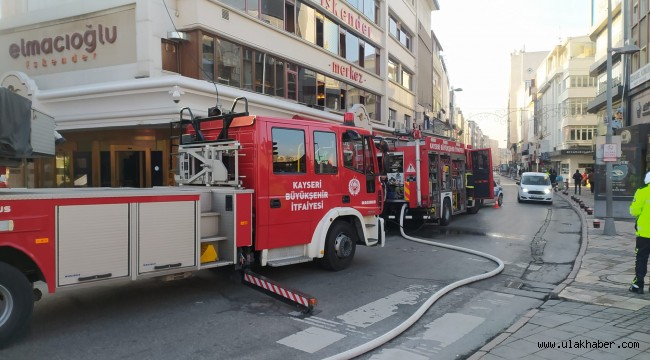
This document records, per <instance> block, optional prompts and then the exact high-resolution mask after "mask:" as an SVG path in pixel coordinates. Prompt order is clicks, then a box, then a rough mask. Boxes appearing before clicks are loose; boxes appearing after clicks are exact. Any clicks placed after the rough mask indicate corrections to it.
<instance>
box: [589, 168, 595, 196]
mask: <svg viewBox="0 0 650 360" xmlns="http://www.w3.org/2000/svg"><path fill="white" fill-rule="evenodd" d="M587 180H589V188H590V189H591V193H592V194H593V193H594V189H595V188H596V184H595V181H596V174H594V171H593V170H591V171H589V175H587Z"/></svg>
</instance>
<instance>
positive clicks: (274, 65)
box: [264, 55, 284, 97]
mask: <svg viewBox="0 0 650 360" xmlns="http://www.w3.org/2000/svg"><path fill="white" fill-rule="evenodd" d="M265 76H266V79H265V85H266V86H265V89H264V93H265V94H268V95H275V96H280V97H284V61H283V60H281V59H278V58H275V57H273V56H269V55H267V56H266V74H265Z"/></svg>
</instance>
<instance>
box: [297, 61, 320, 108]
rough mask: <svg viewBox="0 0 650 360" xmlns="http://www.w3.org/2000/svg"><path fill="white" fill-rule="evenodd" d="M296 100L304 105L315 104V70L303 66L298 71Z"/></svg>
mask: <svg viewBox="0 0 650 360" xmlns="http://www.w3.org/2000/svg"><path fill="white" fill-rule="evenodd" d="M298 101H299V102H301V103H303V104H306V105H317V101H316V72H314V71H312V70H309V69H305V68H303V67H301V68H300V70H299V71H298Z"/></svg>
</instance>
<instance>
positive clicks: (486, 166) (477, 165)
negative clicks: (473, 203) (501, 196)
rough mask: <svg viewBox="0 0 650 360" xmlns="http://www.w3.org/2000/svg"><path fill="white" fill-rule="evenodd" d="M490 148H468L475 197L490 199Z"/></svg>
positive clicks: (492, 190) (492, 194)
mask: <svg viewBox="0 0 650 360" xmlns="http://www.w3.org/2000/svg"><path fill="white" fill-rule="evenodd" d="M490 150H491V149H489V148H486V149H473V150H470V152H469V153H470V156H471V162H472V176H473V178H474V196H475V197H476V198H477V199H492V198H493V197H494V188H493V186H492V180H493V177H492V155H491V151H490Z"/></svg>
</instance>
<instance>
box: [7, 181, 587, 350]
mask: <svg viewBox="0 0 650 360" xmlns="http://www.w3.org/2000/svg"><path fill="white" fill-rule="evenodd" d="M502 185H503V186H504V192H505V203H504V206H503V207H502V208H500V209H494V208H492V207H489V206H486V207H484V208H483V209H481V211H480V212H479V213H478V214H476V215H462V216H458V217H455V218H454V219H453V220H452V223H451V224H450V225H449V226H448V227H445V228H441V227H437V226H427V227H424V228H422V229H421V230H420V231H418V232H417V233H416V236H419V237H422V238H427V239H430V240H433V241H438V242H444V243H449V244H453V245H458V246H464V247H468V248H471V249H475V250H479V251H484V252H487V253H490V254H492V255H495V256H497V257H499V258H501V259H502V260H503V261H504V262H505V263H506V267H505V270H504V271H503V273H502V274H500V275H498V276H497V277H494V278H491V279H487V280H483V281H480V282H477V283H473V284H470V285H468V286H465V287H463V288H460V289H457V290H454V291H453V292H451V293H450V294H448V295H446V296H444V297H443V298H442V299H440V300H439V301H438V302H437V303H436V304H434V305H433V307H431V308H430V309H429V310H428V311H427V312H426V314H425V316H424V317H423V318H422V319H421V320H420V321H418V322H417V323H416V324H415V325H414V326H412V327H411V328H409V329H408V330H407V331H406V332H405V333H404V334H402V335H401V336H399V337H398V338H396V339H394V340H392V341H390V342H388V343H387V344H385V345H383V346H382V347H380V348H378V349H375V350H374V351H372V352H370V353H368V354H366V355H363V356H362V357H361V358H365V359H394V358H408V359H433V358H435V359H458V358H464V357H467V356H469V355H471V354H472V353H473V352H474V351H475V350H476V349H478V348H480V347H481V346H482V345H484V344H485V343H486V342H488V341H489V340H490V339H491V338H493V337H495V336H496V335H498V334H499V333H500V332H501V331H502V330H504V329H506V328H507V327H508V326H510V325H511V324H512V323H514V322H515V321H516V320H517V319H518V318H519V316H520V315H522V314H524V313H525V312H527V311H528V310H529V309H531V308H535V307H537V306H538V305H539V304H541V302H542V300H543V299H544V297H545V296H546V295H547V294H548V293H549V292H550V290H551V289H553V288H554V286H555V284H557V283H559V282H561V281H562V280H563V279H564V278H565V277H566V275H567V274H568V273H569V271H570V269H571V266H572V262H573V259H574V258H575V256H576V254H577V251H578V248H579V238H580V233H579V232H580V226H579V222H578V218H577V215H576V214H575V213H573V211H572V210H570V208H569V205H568V204H566V203H563V202H561V201H556V202H555V203H554V204H553V205H552V206H549V205H544V204H518V203H517V201H516V197H515V196H516V195H515V194H516V188H515V186H514V182H512V181H511V180H509V179H503V180H502ZM387 240H388V241H387V245H386V247H384V248H364V247H358V248H357V256H356V257H355V261H354V262H353V265H352V266H351V267H350V268H349V269H347V270H345V271H341V272H328V271H324V270H322V269H321V268H320V267H319V266H317V265H316V264H314V263H308V264H299V265H294V266H289V267H283V268H276V269H274V268H267V269H263V272H262V273H263V275H265V276H267V277H269V278H271V279H273V280H276V281H278V282H280V283H282V284H285V285H287V286H290V287H293V288H295V289H298V290H300V291H303V292H306V293H308V294H311V295H313V296H315V297H316V298H317V299H318V302H319V304H318V306H317V307H316V311H315V312H314V314H312V315H309V316H305V315H304V314H302V313H300V312H299V311H298V310H297V309H296V308H294V307H292V306H290V305H287V304H285V303H282V302H279V301H278V300H275V299H273V298H270V297H268V296H266V295H264V294H262V293H259V292H257V291H255V290H253V289H250V288H248V287H245V286H243V285H241V284H240V283H239V277H238V274H237V273H235V272H233V271H229V270H220V271H218V272H211V271H206V272H202V273H200V274H198V276H195V277H193V278H191V279H185V280H178V281H173V282H161V281H158V280H153V279H152V280H144V281H139V282H135V283H130V284H127V285H106V286H99V287H93V288H88V289H77V290H71V291H68V292H62V293H57V294H54V295H45V296H44V297H43V299H42V300H41V301H39V302H37V303H36V306H35V311H34V318H33V320H32V326H31V329H30V331H29V333H28V334H27V335H26V336H25V337H23V338H21V339H20V340H19V341H18V342H16V343H15V344H13V345H12V346H10V347H9V348H7V349H5V350H2V351H0V359H7V360H13V359H16V360H18V359H66V360H70V359H96V360H103V359H157V360H158V359H160V360H164V359H174V360H175V359H298V358H299V359H322V358H326V357H328V356H332V355H335V354H337V353H340V352H343V351H345V350H347V349H350V348H353V347H355V346H358V345H359V344H362V343H364V342H367V341H369V340H371V339H374V338H376V337H378V336H379V335H381V334H384V333H385V332H387V331H389V330H390V329H392V328H393V327H395V326H396V325H398V324H399V323H401V322H402V321H404V320H405V319H406V318H408V317H409V316H410V315H411V314H412V313H413V312H414V311H415V310H416V309H417V308H418V307H419V306H420V305H421V304H423V303H424V302H425V301H426V300H427V299H428V298H429V297H430V296H431V295H432V294H433V293H434V292H435V291H437V290H438V289H440V288H442V287H444V286H445V285H447V284H449V283H451V282H453V281H456V280H458V279H462V278H465V277H469V276H472V275H476V274H480V273H484V272H487V271H489V270H491V269H493V268H494V267H496V265H495V264H494V263H493V262H491V261H488V260H485V259H482V258H480V257H478V256H475V255H469V254H465V253H460V252H457V251H452V250H446V249H442V248H437V247H433V246H428V245H424V244H419V243H415V242H411V241H407V240H405V239H403V238H401V236H399V235H398V233H397V232H395V231H393V232H391V233H390V234H389V237H388V239H387Z"/></svg>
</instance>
